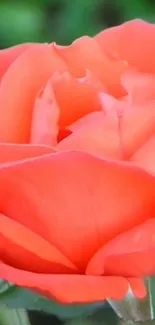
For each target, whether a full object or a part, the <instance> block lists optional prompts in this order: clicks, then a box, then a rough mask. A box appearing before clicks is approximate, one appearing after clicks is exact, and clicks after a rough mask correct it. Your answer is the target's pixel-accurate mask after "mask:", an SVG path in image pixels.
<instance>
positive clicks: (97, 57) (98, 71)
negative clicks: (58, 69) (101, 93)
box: [56, 36, 127, 97]
mask: <svg viewBox="0 0 155 325" xmlns="http://www.w3.org/2000/svg"><path fill="white" fill-rule="evenodd" d="M56 51H57V52H58V53H59V55H60V56H61V57H62V58H63V59H64V60H65V61H66V63H67V65H68V67H69V70H70V72H71V73H72V74H73V75H74V76H75V77H79V78H80V77H83V76H84V75H85V70H86V69H89V70H90V71H92V72H93V73H94V74H95V75H96V76H97V77H98V78H99V79H100V80H101V81H102V82H103V84H104V86H105V87H106V88H107V90H108V91H110V92H111V93H112V94H113V95H115V96H116V97H120V96H121V95H122V94H124V93H125V91H124V89H123V87H122V86H121V84H120V76H121V74H122V73H123V71H125V70H126V69H127V63H126V62H123V61H121V60H119V59H118V58H116V57H113V56H109V55H107V53H106V52H104V53H103V52H101V50H100V47H99V46H98V44H97V42H96V41H95V39H93V38H90V37H88V36H84V37H81V38H79V39H77V40H76V41H75V42H73V43H72V44H71V45H70V46H56Z"/></svg>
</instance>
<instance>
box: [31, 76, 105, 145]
mask: <svg viewBox="0 0 155 325" xmlns="http://www.w3.org/2000/svg"><path fill="white" fill-rule="evenodd" d="M89 78H90V75H89V76H86V77H85V78H83V79H82V80H81V79H76V78H73V77H72V76H71V75H70V74H69V73H68V72H66V73H63V74H58V73H56V74H55V75H54V76H53V77H52V78H51V79H50V80H49V82H48V84H47V85H46V88H45V90H44V91H43V93H42V94H41V96H40V98H39V99H38V101H37V102H36V106H35V109H34V112H33V120H32V130H31V142H32V143H44V144H48V145H55V144H56V142H57V135H58V133H59V131H60V132H61V131H63V130H65V129H66V128H67V127H68V125H69V124H71V123H73V122H74V121H76V120H77V119H79V118H81V117H83V116H84V115H86V114H88V113H90V112H93V111H98V110H101V104H100V101H99V98H98V92H99V91H102V90H103V86H102V85H101V84H99V83H97V82H96V80H95V81H94V83H93V82H92V79H91V80H90V81H89Z"/></svg>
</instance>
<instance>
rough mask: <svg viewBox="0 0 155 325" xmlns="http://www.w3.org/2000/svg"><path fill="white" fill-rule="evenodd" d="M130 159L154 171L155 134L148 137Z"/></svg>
mask: <svg viewBox="0 0 155 325" xmlns="http://www.w3.org/2000/svg"><path fill="white" fill-rule="evenodd" d="M130 161H131V162H132V163H133V164H135V165H137V166H140V167H142V168H144V169H146V170H148V171H149V172H151V173H153V174H154V173H155V135H153V136H152V137H151V138H149V139H148V140H147V141H146V142H145V143H144V144H143V145H142V146H141V147H140V148H139V149H138V150H137V151H136V152H135V153H134V154H133V156H132V157H131V159H130Z"/></svg>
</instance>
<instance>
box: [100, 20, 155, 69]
mask: <svg viewBox="0 0 155 325" xmlns="http://www.w3.org/2000/svg"><path fill="white" fill-rule="evenodd" d="M95 40H96V41H97V43H98V45H99V46H100V49H101V50H102V52H103V53H104V52H105V51H106V52H108V53H110V54H115V55H118V57H119V58H120V59H122V60H126V61H127V62H128V63H129V66H131V67H136V68H137V69H138V70H139V71H142V72H146V73H149V72H153V73H154V72H155V60H154V57H155V25H154V24H150V23H147V22H145V21H143V20H141V19H135V20H131V21H129V22H127V23H124V24H122V25H120V26H117V27H112V28H109V29H106V30H104V31H103V32H101V33H99V34H98V35H96V36H95Z"/></svg>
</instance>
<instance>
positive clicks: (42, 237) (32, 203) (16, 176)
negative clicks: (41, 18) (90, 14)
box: [0, 20, 155, 303]
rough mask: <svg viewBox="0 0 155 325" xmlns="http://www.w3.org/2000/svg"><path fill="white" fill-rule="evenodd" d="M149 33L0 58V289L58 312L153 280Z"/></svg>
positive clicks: (105, 35) (152, 35) (17, 51)
mask: <svg viewBox="0 0 155 325" xmlns="http://www.w3.org/2000/svg"><path fill="white" fill-rule="evenodd" d="M154 44H155V25H152V24H148V23H146V22H143V21H141V20H135V21H131V22H128V23H125V24H123V25H121V26H118V27H114V28H110V29H107V30H105V31H103V32H101V33H100V34H98V35H96V36H95V37H94V38H90V37H86V36H85V37H82V38H80V39H78V40H76V41H75V42H74V43H73V44H72V45H70V46H66V47H61V46H57V45H55V44H51V45H47V44H28V45H27V44H26V45H25V44H24V45H20V46H17V47H14V48H11V49H7V50H3V51H1V52H0V62H1V64H0V67H1V70H0V75H1V84H0V117H1V119H0V141H1V144H0V148H1V155H0V163H1V164H0V189H1V191H0V209H1V210H0V212H1V214H0V225H1V227H0V261H1V262H0V277H1V278H3V279H5V280H8V281H10V282H13V283H15V284H17V285H19V286H23V287H27V288H31V289H34V290H36V291H38V292H41V293H42V294H44V295H46V296H48V297H50V298H52V297H55V298H56V299H58V300H60V301H62V302H67V303H71V302H91V301H99V300H104V299H106V298H112V299H122V298H123V297H124V296H125V295H126V293H127V292H128V289H129V286H130V288H131V290H132V292H133V294H134V295H135V296H136V297H138V298H142V297H144V296H145V294H146V292H145V287H144V284H143V282H142V277H144V276H146V275H152V274H154V273H155V240H154V239H155V176H154V172H155V150H154V147H155V86H154V85H155V46H154Z"/></svg>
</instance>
